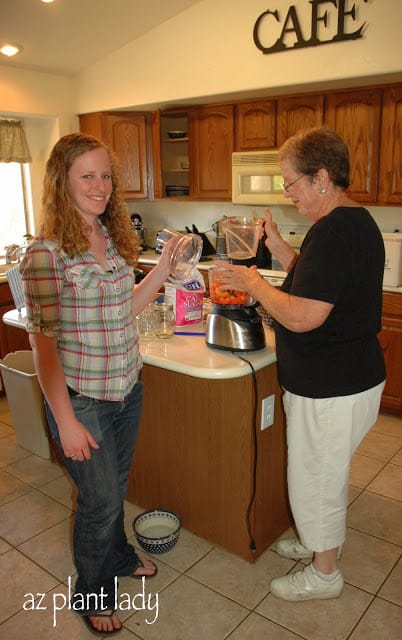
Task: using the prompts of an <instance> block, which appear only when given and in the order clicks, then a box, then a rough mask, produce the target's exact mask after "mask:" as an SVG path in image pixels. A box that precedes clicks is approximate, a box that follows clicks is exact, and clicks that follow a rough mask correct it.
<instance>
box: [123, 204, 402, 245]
mask: <svg viewBox="0 0 402 640" xmlns="http://www.w3.org/2000/svg"><path fill="white" fill-rule="evenodd" d="M127 205H128V211H129V213H130V214H132V213H139V214H140V215H141V217H142V220H143V225H144V227H146V229H147V233H148V235H147V242H148V245H149V246H154V244H153V243H154V238H155V233H156V231H158V229H161V228H162V227H164V226H169V227H173V228H175V229H183V230H184V229H185V227H186V226H189V227H191V225H193V224H195V225H196V227H197V228H198V230H199V231H200V232H205V233H206V234H207V236H208V237H209V239H210V240H211V242H212V243H213V244H215V233H214V232H213V231H212V225H213V223H214V222H216V221H217V220H220V219H221V218H222V217H223V216H237V215H241V216H261V217H263V216H264V207H257V206H246V205H237V204H232V203H231V202H182V201H180V200H168V199H164V200H154V201H152V202H145V201H131V202H128V203H127ZM367 208H368V210H369V211H370V213H371V214H372V216H373V217H374V219H375V220H376V222H377V224H378V226H379V227H380V229H381V231H383V232H390V231H395V230H399V231H402V208H400V207H367ZM270 209H271V211H272V214H273V217H274V219H275V221H276V222H277V224H278V225H279V228H280V230H281V231H289V230H290V229H292V230H295V231H306V230H307V229H308V228H309V227H310V226H311V223H310V222H309V221H308V220H307V219H306V218H304V217H303V216H301V215H300V214H299V213H298V211H297V209H296V208H295V207H293V206H272V207H270Z"/></svg>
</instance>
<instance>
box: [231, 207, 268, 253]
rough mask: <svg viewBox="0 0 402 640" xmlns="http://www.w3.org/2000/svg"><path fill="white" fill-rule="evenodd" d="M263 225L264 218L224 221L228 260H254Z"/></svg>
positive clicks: (240, 217)
mask: <svg viewBox="0 0 402 640" xmlns="http://www.w3.org/2000/svg"><path fill="white" fill-rule="evenodd" d="M263 224H264V218H249V217H242V216H233V217H231V218H225V219H224V220H222V221H221V225H222V229H223V231H224V232H225V234H226V250H227V256H228V258H230V259H231V260H246V259H248V258H254V257H255V256H256V254H257V249H258V243H259V240H260V238H261V236H262V233H263V231H262V230H263Z"/></svg>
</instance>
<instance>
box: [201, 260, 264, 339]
mask: <svg viewBox="0 0 402 640" xmlns="http://www.w3.org/2000/svg"><path fill="white" fill-rule="evenodd" d="M225 272H226V273H227V270H226V269H225V268H224V267H218V266H215V267H211V268H210V269H209V271H208V280H209V295H210V298H211V302H212V305H211V308H210V310H209V313H208V317H207V323H206V330H205V340H206V343H207V345H208V346H209V347H216V348H217V349H225V350H227V351H256V350H258V349H263V348H264V347H265V332H264V328H263V325H262V320H261V317H260V315H259V314H258V313H257V311H256V309H255V307H256V303H255V301H254V300H253V299H252V298H251V296H250V295H249V294H248V293H247V291H242V290H232V289H231V290H229V291H228V290H225V289H224V288H222V285H223V284H224V278H225Z"/></svg>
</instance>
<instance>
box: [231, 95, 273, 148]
mask: <svg viewBox="0 0 402 640" xmlns="http://www.w3.org/2000/svg"><path fill="white" fill-rule="evenodd" d="M275 147H276V100H264V101H261V100H258V101H254V102H242V103H240V104H237V105H236V106H235V151H254V150H257V149H272V148H275Z"/></svg>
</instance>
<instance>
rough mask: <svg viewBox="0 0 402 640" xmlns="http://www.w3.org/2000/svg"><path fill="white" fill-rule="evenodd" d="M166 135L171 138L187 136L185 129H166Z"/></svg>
mask: <svg viewBox="0 0 402 640" xmlns="http://www.w3.org/2000/svg"><path fill="white" fill-rule="evenodd" d="M168 136H169V138H172V139H173V140H174V139H176V138H185V137H186V136H187V131H179V130H175V131H168Z"/></svg>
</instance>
